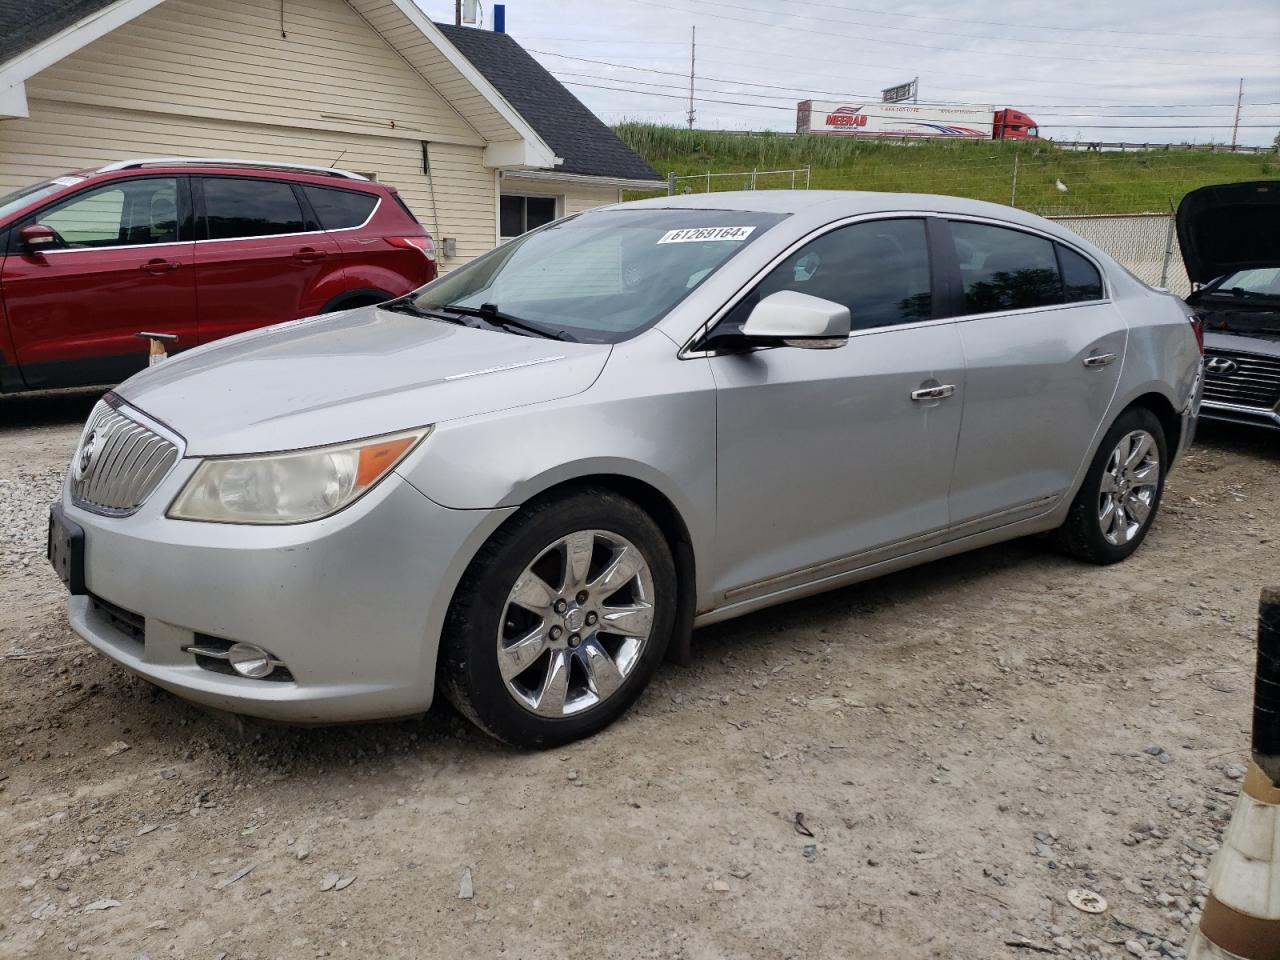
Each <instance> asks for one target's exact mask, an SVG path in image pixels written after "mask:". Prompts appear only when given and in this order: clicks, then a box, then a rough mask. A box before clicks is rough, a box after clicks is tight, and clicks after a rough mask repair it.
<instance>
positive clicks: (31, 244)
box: [18, 223, 58, 253]
mask: <svg viewBox="0 0 1280 960" xmlns="http://www.w3.org/2000/svg"><path fill="white" fill-rule="evenodd" d="M18 240H19V241H21V243H22V246H23V247H24V248H25V249H26V251H27V252H28V253H43V252H44V251H45V250H52V249H54V248H55V247H57V246H58V235H57V233H55V232H54V230H53V227H46V226H45V225H44V224H43V223H31V224H28V225H27V226H25V227H23V228H22V229H21V230H19V231H18Z"/></svg>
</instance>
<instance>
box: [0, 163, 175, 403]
mask: <svg viewBox="0 0 1280 960" xmlns="http://www.w3.org/2000/svg"><path fill="white" fill-rule="evenodd" d="M185 187H186V184H185V178H181V177H138V178H132V179H127V180H125V179H122V180H113V181H111V182H110V183H106V184H103V185H101V186H98V187H94V188H91V189H88V190H85V191H82V192H80V193H77V194H73V195H72V196H70V197H67V198H64V199H62V200H60V201H58V202H56V203H54V204H52V205H50V206H48V207H46V208H44V209H43V210H41V211H39V212H38V213H36V214H34V215H33V216H32V217H31V218H30V219H28V220H26V221H23V222H21V223H19V224H17V225H16V226H15V229H14V230H12V231H11V235H12V240H11V242H10V247H9V251H8V255H7V256H6V257H5V258H4V261H3V267H0V289H3V292H4V303H5V308H6V310H7V312H8V316H9V329H10V332H11V333H12V336H13V344H14V350H15V353H16V357H17V362H18V366H19V369H20V371H21V374H22V378H23V380H24V381H25V383H26V385H27V386H28V387H30V388H32V389H46V388H54V387H76V386H89V385H97V384H114V383H119V382H120V381H122V380H124V379H126V378H127V377H129V376H131V375H133V374H134V373H137V372H138V371H139V370H141V369H142V368H143V367H145V366H146V365H147V358H148V344H147V341H145V340H141V339H139V338H138V337H137V336H136V334H138V333H139V332H141V331H147V332H152V333H169V334H173V335H174V336H176V337H177V340H176V341H175V342H173V343H171V344H169V346H168V349H169V350H170V351H173V350H181V349H184V348H186V347H192V346H195V343H196V322H195V319H196V289H195V270H194V266H193V264H194V254H193V250H192V243H191V239H190V237H188V236H184V235H183V233H182V231H183V230H184V229H185V226H186V223H185V221H186V217H185V216H184V215H181V213H180V212H181V211H183V210H185V209H186V205H187V199H186V195H185ZM30 223H40V224H43V225H44V226H47V227H50V228H51V229H53V230H54V231H55V233H56V234H57V236H58V238H59V240H58V245H57V246H56V247H55V248H53V249H46V250H43V251H41V252H32V251H28V250H25V249H23V248H22V246H21V244H20V241H19V239H18V233H19V231H20V230H21V228H22V227H24V226H26V225H28V224H30Z"/></svg>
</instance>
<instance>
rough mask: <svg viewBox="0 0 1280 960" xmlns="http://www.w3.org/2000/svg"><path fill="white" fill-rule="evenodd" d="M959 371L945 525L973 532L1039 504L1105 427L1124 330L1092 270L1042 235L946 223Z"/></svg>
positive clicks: (1060, 485)
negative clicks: (958, 318) (959, 420)
mask: <svg viewBox="0 0 1280 960" xmlns="http://www.w3.org/2000/svg"><path fill="white" fill-rule="evenodd" d="M950 232H951V236H952V239H953V242H954V243H953V249H954V253H955V256H956V267H957V269H958V271H959V275H960V284H959V286H960V291H959V296H960V298H961V302H960V303H959V305H958V312H960V313H961V314H962V315H964V316H966V317H967V319H966V320H965V322H963V323H961V324H960V325H959V328H960V331H961V337H962V340H963V343H964V354H965V361H966V366H967V374H966V380H965V385H966V386H965V404H964V426H963V427H962V429H961V431H960V445H959V448H958V450H957V454H956V469H955V477H954V479H953V481H952V490H951V513H952V522H953V523H954V524H958V525H967V530H966V532H977V531H978V530H982V529H988V528H992V527H996V526H1000V525H1003V524H1005V523H1011V522H1014V521H1016V520H1018V519H1020V518H1023V517H1026V516H1034V515H1036V514H1037V513H1042V512H1044V511H1045V510H1046V509H1048V508H1049V507H1050V506H1051V505H1052V504H1053V503H1054V502H1056V500H1057V499H1058V498H1060V497H1061V496H1062V495H1063V494H1064V493H1066V492H1067V491H1068V490H1069V489H1070V488H1071V485H1072V483H1073V481H1074V479H1075V476H1076V474H1077V472H1078V471H1079V469H1080V467H1081V465H1082V464H1083V462H1084V458H1085V456H1086V454H1087V453H1088V451H1089V449H1090V447H1091V445H1092V441H1093V438H1094V436H1095V434H1097V432H1098V431H1099V430H1100V429H1101V428H1102V427H1103V426H1104V424H1103V417H1104V416H1105V415H1106V412H1107V410H1108V408H1109V407H1110V405H1111V399H1112V397H1113V396H1114V395H1115V391H1116V386H1117V384H1118V383H1119V380H1120V370H1121V367H1122V366H1123V363H1124V351H1125V345H1126V343H1127V340H1128V327H1127V326H1126V324H1125V322H1124V319H1123V317H1122V316H1121V315H1120V312H1119V311H1118V310H1116V309H1115V307H1114V306H1113V305H1112V304H1111V302H1110V300H1109V299H1108V298H1107V291H1106V287H1105V285H1104V283H1103V279H1102V274H1101V272H1100V271H1099V269H1098V267H1097V266H1096V265H1095V264H1094V263H1093V262H1092V261H1091V260H1090V259H1089V258H1088V257H1086V256H1085V255H1083V254H1082V253H1080V252H1079V251H1076V250H1074V249H1072V248H1071V247H1069V246H1067V245H1065V244H1062V243H1058V242H1056V241H1054V240H1051V239H1049V238H1048V237H1045V236H1042V235H1039V234H1035V233H1031V232H1029V231H1023V230H1017V229H1013V228H1011V227H1007V226H1001V225H996V224H992V223H986V222H977V221H965V220H956V219H953V220H951V221H950Z"/></svg>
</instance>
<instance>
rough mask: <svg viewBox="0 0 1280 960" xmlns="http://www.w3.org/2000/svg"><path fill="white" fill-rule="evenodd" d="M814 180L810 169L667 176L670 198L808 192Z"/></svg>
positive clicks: (709, 172) (797, 168) (795, 168)
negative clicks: (740, 192) (729, 192)
mask: <svg viewBox="0 0 1280 960" xmlns="http://www.w3.org/2000/svg"><path fill="white" fill-rule="evenodd" d="M811 178H812V171H811V170H810V168H809V167H794V168H792V169H789V170H736V171H733V172H731V173H712V172H711V171H710V170H708V171H707V172H706V173H695V174H690V175H688V176H683V177H677V176H676V175H675V174H674V173H670V174H668V175H667V195H668V196H674V195H675V194H678V193H723V192H724V191H726V190H808V189H809V182H810V179H811Z"/></svg>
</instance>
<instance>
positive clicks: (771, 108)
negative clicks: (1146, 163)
mask: <svg viewBox="0 0 1280 960" xmlns="http://www.w3.org/2000/svg"><path fill="white" fill-rule="evenodd" d="M419 3H420V4H421V5H422V6H423V7H424V9H426V10H427V12H428V13H429V14H430V15H432V16H434V17H435V18H437V19H450V20H451V19H452V14H453V5H452V3H450V2H448V0H419ZM487 6H489V5H488V4H486V7H487ZM890 9H891V10H893V11H894V12H893V13H892V14H890V13H884V12H880V11H884V10H890ZM694 25H696V26H697V29H698V49H697V61H698V62H697V71H696V72H697V76H698V79H697V80H696V82H695V90H696V96H697V97H698V98H699V101H698V102H696V103H695V109H696V113H697V120H696V124H697V126H699V127H706V128H720V129H752V130H791V129H794V127H795V102H796V101H798V100H801V99H806V97H807V96H810V95H812V96H813V97H814V98H815V99H844V98H857V97H860V96H861V97H872V96H878V93H879V90H880V89H881V88H883V87H887V86H891V85H893V84H896V83H900V82H904V81H906V80H910V79H911V78H912V77H914V76H919V77H920V94H921V98H922V99H928V100H947V101H958V102H967V103H982V104H989V105H992V106H994V107H1006V106H1008V107H1019V108H1021V109H1025V110H1026V112H1027V113H1029V114H1031V115H1032V116H1033V117H1035V118H1036V119H1037V121H1038V122H1039V124H1040V129H1041V131H1042V135H1045V136H1050V137H1054V138H1057V139H1062V140H1075V139H1086V140H1126V141H1139V142H1200V143H1203V142H1208V141H1213V142H1219V143H1222V142H1230V139H1231V123H1232V118H1233V115H1234V112H1235V97H1236V88H1237V86H1236V85H1237V83H1238V82H1239V79H1240V78H1241V77H1242V76H1243V77H1244V78H1245V97H1244V99H1245V103H1246V104H1247V106H1246V107H1245V109H1244V110H1243V112H1242V115H1241V120H1240V123H1241V129H1240V132H1239V142H1240V143H1242V144H1270V143H1271V141H1272V139H1273V138H1274V137H1275V135H1276V131H1277V130H1280V56H1277V55H1276V53H1275V51H1276V50H1278V49H1280V7H1277V6H1276V4H1275V2H1274V0H1229V2H1226V3H1220V4H1215V5H1209V4H1205V3H1204V2H1203V0H1198V2H1196V3H1191V2H1188V0H1175V2H1173V3H1169V2H1168V0H1126V2H1125V3H1123V4H1118V3H1115V2H1114V0H1078V2H1075V3H1072V4H1063V3H1061V2H1058V3H1048V2H1038V0H1021V2H1019V0H1013V2H1008V0H970V2H969V3H967V4H965V5H963V6H961V5H956V4H954V3H951V2H946V3H944V2H941V0H936V2H908V3H897V4H890V3H889V2H888V0H847V2H846V0H822V2H818V0H812V2H808V3H804V4H796V5H790V6H783V5H781V4H778V3H773V2H769V0H737V2H735V0H612V2H600V0H594V2H593V0H508V2H507V29H508V31H509V32H510V33H511V34H512V35H513V36H514V37H515V38H516V39H518V40H519V41H520V42H521V43H522V44H523V45H524V46H525V47H526V48H528V49H531V50H535V51H539V52H538V53H536V54H535V56H537V57H538V59H539V60H540V61H541V62H542V63H543V64H544V65H545V66H546V67H547V68H548V69H550V70H551V71H552V72H553V73H555V74H556V75H557V76H559V77H560V78H561V80H562V81H563V82H564V83H565V84H566V85H567V86H568V87H569V89H570V90H572V91H573V92H574V93H575V94H576V95H577V96H578V97H579V98H580V99H581V100H582V101H583V102H584V103H586V104H587V106H589V107H590V108H591V109H592V110H594V111H595V112H596V113H597V114H598V115H599V116H600V117H601V118H603V119H604V120H605V121H606V122H616V121H618V120H623V119H638V120H648V121H652V122H657V123H669V124H683V123H684V122H685V113H686V110H687V108H688V105H687V87H688V71H689V32H690V27H691V26H694ZM553 54H563V55H567V56H568V57H577V58H585V59H588V60H596V61H607V62H609V63H615V64H627V65H632V66H637V67H642V68H646V69H647V70H648V71H652V72H639V71H635V70H627V69H621V68H619V67H613V66H606V65H604V64H601V63H587V62H582V60H573V59H566V58H565V57H562V56H555V55H553ZM764 85H771V86H764ZM602 87H607V88H613V89H600V88H602ZM771 87H777V88H781V89H772V88H771ZM713 101H734V102H713ZM1098 104H1110V105H1114V106H1110V107H1102V106H1097V105H1098ZM1153 104H1156V105H1183V104H1188V105H1193V106H1169V107H1167V108H1157V107H1153V106H1149V105H1153ZM1134 114H1139V115H1141V116H1132V115H1134Z"/></svg>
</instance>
